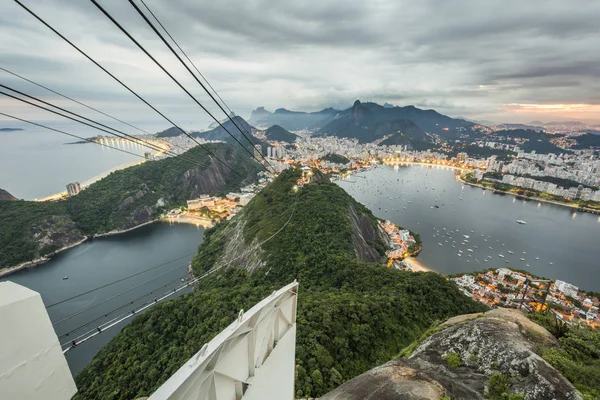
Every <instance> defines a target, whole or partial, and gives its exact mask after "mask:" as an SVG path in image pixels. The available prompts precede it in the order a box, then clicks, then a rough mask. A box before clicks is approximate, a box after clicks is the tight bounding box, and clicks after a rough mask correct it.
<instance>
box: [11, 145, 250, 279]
mask: <svg viewBox="0 0 600 400" xmlns="http://www.w3.org/2000/svg"><path fill="white" fill-rule="evenodd" d="M208 146H210V149H211V151H212V152H213V153H215V154H217V155H218V156H219V158H220V159H222V160H224V161H227V162H228V164H230V165H231V166H232V167H233V169H234V170H235V171H236V172H237V173H238V174H239V175H240V176H242V177H245V178H248V181H252V180H254V179H255V177H256V173H257V172H258V171H259V166H258V164H257V163H255V162H254V161H252V160H251V159H250V158H249V157H247V156H245V155H243V153H242V152H239V153H242V154H239V155H238V152H237V151H236V150H235V149H234V148H233V147H232V146H229V145H223V144H210V145H208ZM185 157H186V158H187V159H193V160H196V161H198V163H200V164H202V163H203V162H205V161H206V160H207V153H206V151H205V150H203V149H202V148H200V147H196V148H194V149H192V150H189V151H188V152H186V153H185ZM212 168H214V169H215V170H216V171H217V172H214V171H212V170H211V171H207V172H205V174H206V175H207V176H209V178H210V176H212V177H214V178H217V179H214V180H215V181H216V182H218V181H219V180H221V179H222V177H221V176H218V177H217V175H221V174H223V175H227V176H228V177H227V179H226V180H225V179H223V180H224V181H225V183H224V184H221V185H215V184H212V185H211V184H210V183H209V182H207V183H204V184H202V182H203V180H202V177H203V176H204V175H203V174H202V173H201V172H200V171H202V169H198V172H197V173H196V174H190V175H191V176H188V177H186V176H185V173H186V172H187V171H190V170H194V167H193V166H192V165H191V164H190V163H189V162H186V161H184V160H183V159H182V158H181V157H170V158H166V159H163V160H158V161H152V162H145V163H142V164H139V165H136V166H133V167H130V168H126V169H123V170H120V171H115V172H113V173H111V174H109V175H108V176H106V177H105V178H103V179H101V180H99V181H98V182H95V183H94V184H92V185H90V186H89V187H88V188H87V189H85V190H83V191H82V192H80V193H79V194H78V195H76V196H73V197H70V198H68V199H66V200H63V201H54V202H35V201H0V226H2V229H1V230H0V268H2V267H8V266H11V265H15V264H18V263H21V262H24V261H29V260H33V259H35V258H38V257H40V256H43V255H45V254H48V253H49V252H50V251H51V250H56V247H54V248H53V247H45V248H41V247H40V245H39V243H38V242H37V241H36V240H35V237H34V231H36V230H38V229H37V227H39V226H43V225H45V224H47V221H48V220H50V219H52V218H59V219H61V224H62V225H63V226H62V227H63V228H64V229H65V230H66V231H68V232H66V233H63V234H69V233H70V234H73V235H75V234H78V235H79V238H82V237H83V236H82V235H92V234H98V233H105V232H109V231H111V230H114V229H123V228H130V227H133V226H136V225H139V224H140V223H143V222H146V221H148V220H151V219H153V218H155V217H156V216H158V215H159V214H160V213H161V212H163V211H164V210H165V209H166V208H167V206H168V207H169V208H174V207H177V206H180V205H184V204H185V200H187V199H189V198H190V196H191V195H192V193H193V192H194V190H198V188H202V187H203V186H204V187H205V188H206V191H207V192H212V193H211V194H223V193H227V192H229V191H232V190H236V189H238V188H239V186H240V184H241V183H242V182H241V179H240V178H239V177H238V176H237V175H235V174H233V173H231V171H229V170H228V169H226V167H223V166H222V165H220V164H218V163H216V162H213V164H212ZM221 170H222V171H221ZM219 171H221V172H219ZM208 180H210V179H207V181H208ZM196 194H199V193H196ZM160 199H162V201H163V203H164V206H160V203H159V200H160ZM69 223H70V226H69ZM56 228H61V227H60V226H58V227H57V226H54V227H53V228H52V229H54V230H55V229H56Z"/></svg>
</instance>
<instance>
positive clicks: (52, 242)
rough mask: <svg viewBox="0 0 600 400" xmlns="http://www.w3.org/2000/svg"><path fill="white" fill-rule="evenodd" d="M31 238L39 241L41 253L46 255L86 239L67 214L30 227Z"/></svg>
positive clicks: (36, 241)
mask: <svg viewBox="0 0 600 400" xmlns="http://www.w3.org/2000/svg"><path fill="white" fill-rule="evenodd" d="M29 238H30V239H31V240H32V241H33V242H35V243H37V245H38V249H39V254H40V255H46V254H48V253H50V252H53V251H56V250H58V249H61V248H63V247H68V246H71V245H73V244H75V243H77V242H80V241H81V240H83V239H85V236H84V235H83V233H82V232H81V231H80V230H79V229H78V228H77V226H75V222H73V220H72V219H71V218H70V217H68V216H66V215H56V216H52V217H50V218H47V219H45V220H44V221H42V222H41V223H38V224H35V225H32V226H31V227H30V228H29Z"/></svg>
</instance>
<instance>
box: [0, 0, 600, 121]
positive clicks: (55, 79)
mask: <svg viewBox="0 0 600 400" xmlns="http://www.w3.org/2000/svg"><path fill="white" fill-rule="evenodd" d="M24 2H25V3H26V4H27V5H28V6H30V7H31V8H32V9H33V10H35V11H36V12H38V13H39V15H40V16H42V17H43V18H45V19H47V20H48V21H49V22H50V23H51V24H52V25H53V26H55V27H56V28H57V29H59V30H60V31H61V32H62V33H64V34H65V35H66V36H67V37H69V38H70V39H72V40H73V41H74V42H76V43H77V44H78V45H80V46H81V47H82V48H83V49H84V50H85V51H88V52H89V53H90V54H91V55H92V56H93V57H95V58H96V59H97V60H98V61H99V62H101V63H102V64H103V65H105V66H106V67H107V68H108V69H109V70H110V71H112V72H114V73H115V74H116V75H117V76H118V77H119V78H122V79H123V80H124V81H126V82H127V83H128V84H130V85H131V86H132V87H133V88H134V89H135V90H137V91H139V93H140V94H142V95H143V96H144V97H147V99H148V100H149V101H151V102H152V103H153V104H156V105H157V106H160V109H161V110H163V111H165V113H168V115H169V116H170V117H172V118H173V119H174V120H176V121H177V122H178V123H180V124H181V125H182V126H183V127H186V128H198V127H202V126H204V125H206V124H207V123H209V122H210V120H209V118H208V117H207V116H205V115H203V113H202V111H201V110H200V109H199V108H198V107H197V106H195V105H194V103H193V102H192V101H191V100H190V99H189V98H187V96H186V95H185V94H184V93H183V92H182V91H181V90H180V89H179V88H177V87H176V86H175V84H173V83H172V82H171V81H170V80H169V79H168V78H167V77H166V76H165V75H164V74H163V73H162V72H161V71H160V70H159V69H158V68H157V67H156V66H154V65H153V64H152V62H151V61H150V60H149V59H148V58H147V57H146V56H145V55H143V54H142V53H141V52H140V51H139V50H138V49H137V48H136V47H135V46H134V45H133V44H132V43H131V42H130V41H129V40H128V39H127V38H126V37H125V36H124V35H123V34H122V33H121V32H119V31H118V30H117V29H116V27H114V26H113V25H112V24H111V23H110V21H108V20H107V19H106V18H105V17H104V16H103V15H102V14H101V13H100V11H98V10H97V9H96V8H95V7H94V6H93V5H92V4H91V3H90V2H86V1H75V2H74V1H69V0H24ZM101 3H102V4H103V5H104V6H105V7H106V8H107V9H108V10H109V11H110V12H111V13H113V15H114V16H115V17H116V18H117V19H118V20H119V21H120V22H122V23H123V24H124V25H125V26H126V27H127V28H128V29H129V30H130V32H132V33H133V34H134V35H135V37H136V38H138V39H139V40H140V41H141V42H142V43H143V44H144V45H145V46H147V48H148V49H149V50H150V51H151V52H152V53H153V54H155V55H156V57H157V58H158V59H159V60H160V61H161V62H163V63H164V65H165V66H167V67H168V68H169V70H171V71H173V73H174V74H175V75H176V76H177V77H178V78H179V79H181V80H182V83H184V84H185V85H186V87H189V88H193V92H194V94H195V95H197V96H198V99H199V100H201V101H202V102H203V103H206V104H207V105H208V104H210V102H209V101H208V99H207V96H206V95H205V94H203V92H202V90H201V89H200V88H198V87H197V85H196V84H195V82H194V81H193V79H192V78H191V77H189V75H187V73H186V72H185V71H184V70H183V68H182V67H181V66H180V65H178V63H177V61H176V60H175V59H174V58H173V57H172V55H170V53H169V52H168V50H167V49H166V48H165V47H164V46H163V45H162V43H161V42H160V41H159V39H158V38H157V37H156V36H155V35H154V34H153V32H152V31H151V30H150V29H149V28H148V27H147V26H146V25H145V23H144V22H143V20H142V19H141V18H140V17H139V15H137V13H136V12H135V11H134V10H133V9H132V7H131V6H130V5H129V4H128V3H126V2H123V1H117V0H104V1H102V2H101ZM147 3H148V5H149V6H150V7H151V8H152V10H153V11H154V12H155V13H156V15H157V16H158V17H159V18H160V19H161V21H162V22H163V24H164V25H165V26H166V27H167V28H168V29H169V31H170V32H171V33H172V34H173V36H175V38H176V39H177V40H178V41H179V43H180V44H181V45H182V47H183V48H184V49H185V50H186V51H187V52H188V54H189V55H190V57H191V58H192V59H193V60H194V61H195V62H196V64H197V65H198V67H199V68H200V69H201V71H202V72H203V73H204V74H205V76H207V77H208V78H209V79H210V81H211V83H212V84H213V86H215V87H216V88H217V89H218V90H219V93H220V94H221V96H222V97H223V98H224V99H226V101H227V102H228V104H229V105H230V106H231V108H233V109H234V110H236V111H238V112H239V113H241V114H243V115H247V114H248V112H249V111H250V110H251V109H252V108H254V107H256V106H259V105H264V106H266V107H267V108H269V109H275V108H279V107H286V108H290V109H303V110H318V109H322V108H324V107H329V106H333V107H338V108H343V107H347V106H349V105H350V104H352V102H353V101H354V100H355V99H356V98H361V99H364V100H369V101H376V102H381V103H383V102H385V101H389V102H392V103H394V104H398V105H408V104H414V105H416V106H419V107H423V108H435V109H436V110H438V111H440V112H442V113H447V114H449V115H453V116H457V115H464V116H467V117H473V118H479V117H481V118H486V119H492V120H497V121H526V120H528V119H533V118H534V117H535V119H544V116H543V115H542V114H539V113H537V112H533V111H532V112H529V111H528V112H520V113H512V112H511V109H510V107H505V105H506V104H521V103H523V104H565V103H576V104H598V103H599V97H598V94H597V93H599V92H600V81H599V80H598V79H597V77H598V76H600V53H599V52H598V51H597V49H598V48H600V31H599V30H598V28H597V16H598V15H600V3H597V2H588V1H572V2H564V1H556V0H535V1H528V2H523V1H514V0H508V1H507V0H502V1H501V0H489V1H485V2H473V1H460V0H459V1H452V2H448V1H444V0H424V1H419V2H414V1H408V0H402V1H398V0H378V1H373V2H344V1H340V0H334V1H322V0H319V1H317V0H306V1H302V2H285V1H277V0H252V1H241V0H223V1H208V0H202V1H198V0H170V1H168V2H166V1H159V0H147ZM138 4H139V5H140V7H141V8H143V6H142V5H141V3H138ZM0 34H1V37H2V38H3V40H2V41H0V66H3V67H6V68H8V69H11V70H13V71H15V72H18V73H21V74H23V75H24V76H26V77H28V78H31V79H33V80H36V81H39V82H40V83H44V84H46V85H48V86H51V87H53V88H55V89H57V90H60V91H63V92H65V94H68V95H72V96H76V97H77V98H79V99H81V100H84V101H88V102H90V103H92V105H94V106H97V107H101V108H102V109H103V110H104V111H107V112H110V113H114V114H115V115H117V116H119V117H121V118H127V119H129V120H132V121H136V122H140V123H144V124H145V125H146V126H148V127H150V128H149V129H153V130H159V129H164V128H165V127H166V126H167V123H166V122H165V121H164V120H161V118H160V117H159V116H158V115H156V114H154V113H153V112H152V111H151V110H149V109H148V108H147V107H146V106H145V105H143V104H142V103H140V102H139V101H138V100H136V99H135V98H134V97H133V96H132V95H131V94H129V93H127V92H126V91H125V90H124V89H122V88H120V87H119V85H118V84H116V83H115V82H114V81H112V80H111V79H110V78H109V77H107V76H106V75H105V74H104V73H102V72H101V71H100V70H98V69H97V68H96V67H95V66H93V65H92V64H91V63H89V61H87V60H85V59H84V58H83V57H82V56H80V55H79V54H77V53H76V52H75V51H74V50H72V49H71V48H70V47H69V46H68V45H66V44H64V43H63V42H61V41H60V39H58V38H57V37H56V36H54V35H53V34H52V33H51V32H50V31H48V30H47V29H46V28H45V27H43V26H42V25H41V24H39V23H38V22H37V21H35V20H34V19H33V18H32V17H31V16H29V15H28V14H27V13H26V12H25V11H23V10H22V9H21V8H20V7H19V6H18V5H16V4H15V3H12V2H4V3H3V4H2V5H0ZM0 81H2V82H8V83H9V84H11V85H15V86H17V85H18V87H19V88H20V89H23V90H25V89H28V90H30V91H31V92H32V93H35V94H36V95H44V96H46V97H47V98H48V99H53V100H54V99H55V97H54V96H52V95H49V94H46V93H43V91H40V90H38V89H31V88H30V87H29V86H28V85H26V84H23V83H22V82H18V81H17V80H15V79H14V78H11V77H9V76H7V75H6V74H4V73H2V72H0ZM0 101H2V103H0V104H3V105H4V104H7V102H6V100H0ZM11 107H12V106H11ZM209 108H210V109H211V111H216V106H210V107H209ZM593 110H594V108H591V109H590V111H589V112H587V111H583V112H578V113H576V114H573V113H564V115H560V114H559V112H557V111H554V112H553V113H552V114H551V115H548V119H549V118H552V119H556V118H557V116H559V117H561V118H578V119H584V120H600V116H596V115H594V113H593ZM17 111H18V112H19V113H20V115H22V116H24V115H28V114H27V113H28V112H29V111H28V110H27V109H26V108H23V107H18V110H17ZM31 115H35V117H36V118H42V117H45V116H42V117H40V114H39V113H35V114H31Z"/></svg>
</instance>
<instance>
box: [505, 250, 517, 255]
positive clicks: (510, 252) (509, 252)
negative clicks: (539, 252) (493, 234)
mask: <svg viewBox="0 0 600 400" xmlns="http://www.w3.org/2000/svg"><path fill="white" fill-rule="evenodd" d="M507 253H508V254H515V253H513V252H512V251H510V250H508V251H507Z"/></svg>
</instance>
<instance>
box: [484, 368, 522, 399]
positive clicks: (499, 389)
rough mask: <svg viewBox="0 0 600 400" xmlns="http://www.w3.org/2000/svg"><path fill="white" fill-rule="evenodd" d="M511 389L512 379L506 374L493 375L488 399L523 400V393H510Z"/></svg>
mask: <svg viewBox="0 0 600 400" xmlns="http://www.w3.org/2000/svg"><path fill="white" fill-rule="evenodd" d="M510 388H511V382H510V378H509V377H507V376H506V375H504V374H493V375H492V376H490V379H489V380H488V384H487V392H488V394H487V397H488V399H491V400H522V399H524V398H525V396H524V395H523V394H521V393H508V391H509V390H510Z"/></svg>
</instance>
